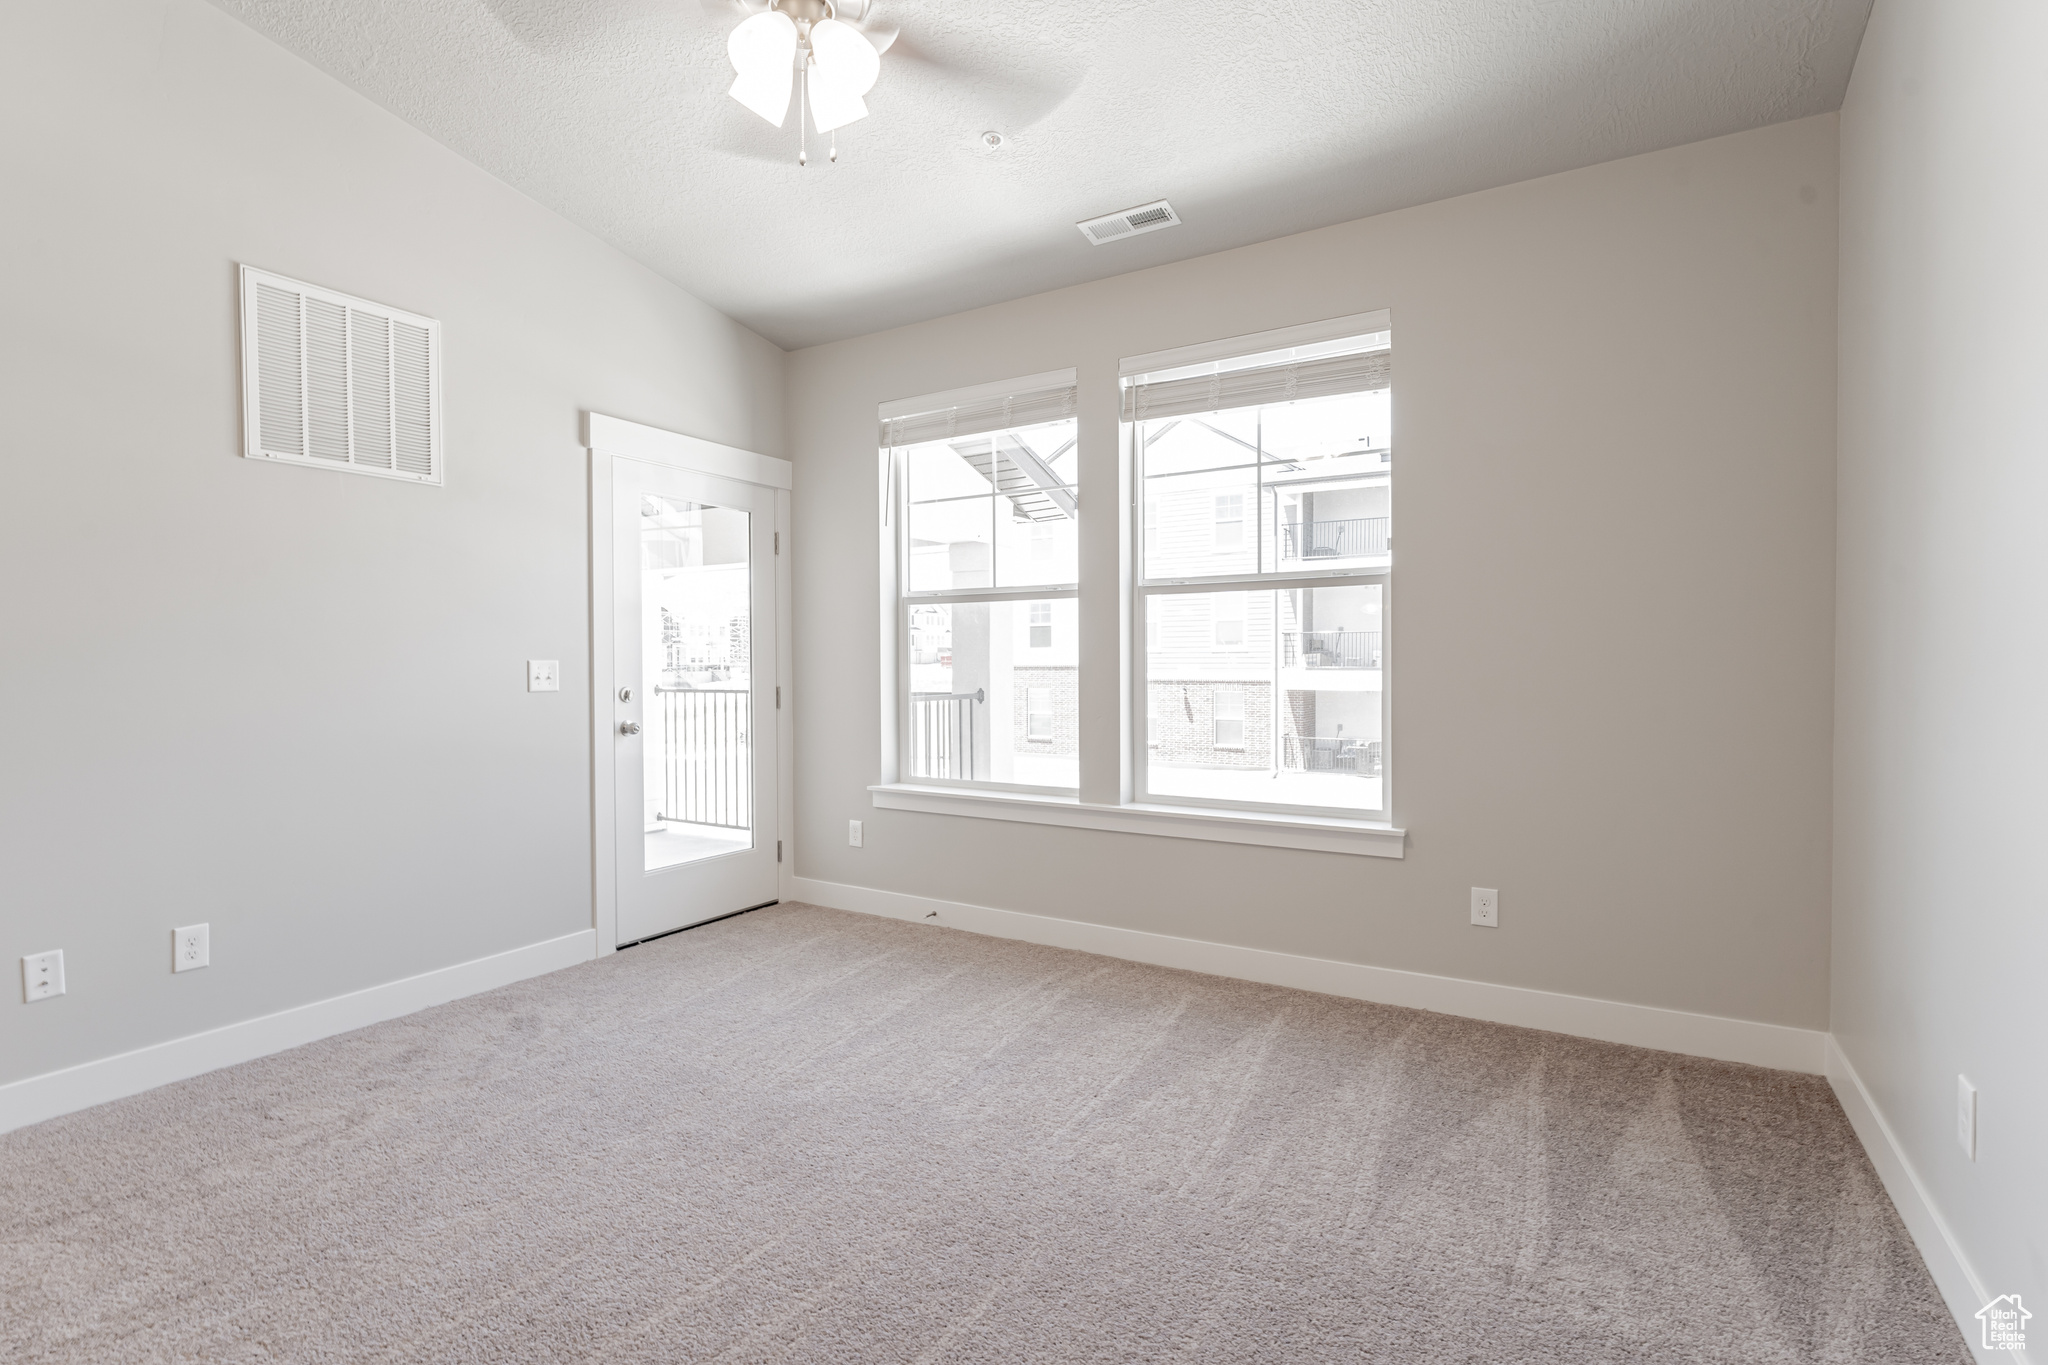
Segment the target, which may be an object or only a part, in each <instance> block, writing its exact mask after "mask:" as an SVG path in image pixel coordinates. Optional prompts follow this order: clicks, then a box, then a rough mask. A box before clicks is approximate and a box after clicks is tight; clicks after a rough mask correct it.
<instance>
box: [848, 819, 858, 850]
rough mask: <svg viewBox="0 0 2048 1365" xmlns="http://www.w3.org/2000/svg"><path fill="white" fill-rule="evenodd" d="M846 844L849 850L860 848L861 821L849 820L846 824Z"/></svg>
mask: <svg viewBox="0 0 2048 1365" xmlns="http://www.w3.org/2000/svg"><path fill="white" fill-rule="evenodd" d="M846 844H847V847H849V848H859V847H860V821H858V820H848V821H847V822H846Z"/></svg>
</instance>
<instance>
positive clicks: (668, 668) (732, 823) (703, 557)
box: [611, 459, 777, 944]
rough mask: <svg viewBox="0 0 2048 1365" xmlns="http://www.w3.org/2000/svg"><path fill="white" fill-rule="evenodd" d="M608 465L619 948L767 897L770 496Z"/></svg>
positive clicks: (771, 791)
mask: <svg viewBox="0 0 2048 1365" xmlns="http://www.w3.org/2000/svg"><path fill="white" fill-rule="evenodd" d="M614 471H615V472H614V475H613V484H612V489H613V498H612V517H613V522H612V533H613V534H612V546H613V556H614V558H613V566H612V585H613V587H612V591H613V634H612V642H613V652H614V656H615V657H614V661H613V663H614V668H613V674H612V678H613V684H614V689H615V690H614V694H613V696H612V698H611V707H612V712H613V717H614V719H613V724H612V743H613V744H614V745H616V746H617V754H616V758H617V763H616V767H615V773H616V778H615V781H616V790H615V798H616V800H615V805H614V811H615V812H616V822H615V828H616V829H617V858H618V941H619V942H620V943H621V944H627V943H637V942H639V941H640V940H641V939H644V938H648V937H650V936H652V935H655V934H665V933H668V932H669V931H670V930H673V929H681V928H685V927H686V926H688V925H692V924H698V923H701V922H702V921H704V920H707V919H716V918H718V917H719V916H721V915H729V914H732V913H733V912H735V911H738V910H746V909H750V908H752V907H754V906H757V905H765V904H767V903H768V902H770V901H772V900H774V899H775V894H776V875H775V872H776V869H775V860H776V828H775V815H776V790H775V773H776V755H775V741H776V731H777V726H776V723H775V722H776V715H775V711H776V702H777V697H776V688H775V568H774V564H775V560H774V552H775V549H774V537H775V491H774V490H773V489H771V488H765V487H762V486H761V485H758V484H751V483H742V482H740V481H738V480H735V479H727V478H720V477H717V476H714V475H710V474H697V473H691V472H688V471H685V470H680V469H673V468H668V467H665V466H662V465H655V464H648V463H643V462H641V461H638V460H632V459H621V460H618V461H617V462H616V463H615V465H614Z"/></svg>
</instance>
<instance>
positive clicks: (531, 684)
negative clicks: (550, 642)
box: [526, 659, 562, 692]
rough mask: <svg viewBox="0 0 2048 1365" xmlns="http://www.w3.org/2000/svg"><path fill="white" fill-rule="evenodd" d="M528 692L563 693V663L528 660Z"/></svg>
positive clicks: (557, 660)
mask: <svg viewBox="0 0 2048 1365" xmlns="http://www.w3.org/2000/svg"><path fill="white" fill-rule="evenodd" d="M526 690H527V691H529V692H559V691H561V690H562V661H561V660H559V659H528V660H527V661H526Z"/></svg>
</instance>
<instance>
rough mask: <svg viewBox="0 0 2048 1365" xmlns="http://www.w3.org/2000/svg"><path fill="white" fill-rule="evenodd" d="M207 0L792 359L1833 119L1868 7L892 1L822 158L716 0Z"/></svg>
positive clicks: (1349, 0) (731, 14)
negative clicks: (857, 104) (806, 161)
mask: <svg viewBox="0 0 2048 1365" xmlns="http://www.w3.org/2000/svg"><path fill="white" fill-rule="evenodd" d="M214 3H216V4H217V5H219V7H220V8H222V9H224V10H226V11H228V12H229V13H231V14H233V15H235V16H237V17H238V18H240V19H242V20H243V21H244V22H246V23H248V24H250V25H251V26H253V27H254V28H256V29H257V30H258V31H259V32H261V33H264V34H266V35H268V36H269V37H270V38H272V39H274V40H275V41H277V42H279V43H281V44H283V45H284V46H285V47H287V48H289V49H291V50H292V51H294V52H297V53H299V54H300V55H302V56H304V57H305V58H307V59H308V60H310V61H312V62H313V63H315V64H316V65H318V66H320V67H321V68H322V69H324V70H326V71H328V72H330V73H331V74H333V75H335V76H337V77H339V78H340V79H341V80H343V81H345V82H347V83H348V84H349V85H351V86H353V87H354V88H355V89H357V90H359V91H361V92H362V93H363V94H365V95H367V96H369V97H370V98H371V99H373V100H376V101H377V102H378V103H380V104H382V105H384V106H385V107H386V108H389V109H390V110H392V111H393V112H394V113H396V114H397V115H398V116H399V117H401V118H403V119H405V120H406V121H407V122H409V123H411V124H413V125H415V126H416V127H418V128H421V129H423V130H424V131H426V132H427V133H429V134H430V135H432V136H433V137H435V138H438V139H439V140H440V141H442V142H444V143H446V144H447V145H448V146H450V147H452V148H454V149H455V150H456V151H458V152H460V153H461V154H462V155H464V156H466V157H468V158H469V159H471V160H473V161H475V162H476V163H477V164H479V165H481V166H483V167H485V168H486V169H488V170H490V171H492V172H494V173H496V174H497V175H499V176H500V177H502V178H503V179H505V180H507V181H509V182H510V183H511V184H513V185H516V186H518V187H519V188H520V189H522V190H524V191H525V192H527V193H528V194H530V195H532V196H533V197H534V198H536V199H538V200H540V201H541V202H542V203H544V204H547V205H548V206H550V207H551V208H553V209H555V210H556V211H558V212H560V213H562V214H563V215H564V216H566V217H568V218H569V219H571V220H572V221H574V222H577V223H580V224H582V225H583V226H585V227H587V228H589V229H590V230H591V231H593V232H595V233H597V234H598V235H599V236H601V237H603V238H605V239H607V240H608V241H610V242H612V243H614V244H616V245H617V246H618V247H620V248H621V249H623V250H624V251H626V252H628V253H630V254H631V255H633V256H634V257H636V258H637V259H639V260H641V261H643V262H645V263H646V264H647V265H649V266H651V267H652V268H653V269H655V270H657V271H659V272H660V273H661V274H663V275H665V276H667V277H668V278H669V279H671V280H674V281H675V282H676V283H677V284H679V285H681V286H682V287H684V288H685V289H687V290H689V291H690V292H691V293H693V294H696V295H697V296H698V297H699V298H702V299H704V300H705V301H706V302H708V303H710V304H712V305H713V306H714V307H717V308H720V309H722V310H724V311H725V312H727V313H729V314H730V315H732V316H733V317H735V318H738V319H739V320H740V321H742V322H744V323H746V324H747V325H748V326H750V327H752V328H754V329H755V330H757V331H759V332H760V333H761V334H762V335H764V336H766V337H768V338H769V339H770V340H772V341H774V342H776V343H777V344H779V345H782V346H784V347H797V346H806V345H812V344H815V343H818V342H822V341H829V340H833V339H836V338H839V337H845V336H852V335H857V334H859V333H863V332H872V331H877V330H879V329H881V328H885V327H893V326H897V325H900V324H902V323H906V322H913V321H917V320H920V319H923V318H927V317H935V316H938V315H941V314H945V313H952V312H958V311H960V310H961V309H964V308H971V307H976V306H978V305H981V304H985V303H993V302H996V301H999V300H1002V299H1006V298H1015V297H1018V296H1021V295H1024V294H1030V293H1036V292H1038V291H1040V290H1044V289H1051V288H1057V287H1059V286H1061V285H1067V284H1074V283H1078V282H1080V281H1083V280H1090V279H1098V278H1101V277H1103V276H1107V275H1115V274H1121V273H1123V272H1124V271H1128V270H1135V269H1139V268H1141V267H1143V266H1148V265H1157V264H1159V263H1161V262H1164V261H1170V260H1179V259H1182V258H1185V257H1189V256H1197V255H1202V254H1204V253H1207V252H1211V251H1218V250H1222V249H1224V248H1226V247H1232V246H1240V245H1243V244H1245V243H1248V242H1255V241H1260V240H1263V239H1265V238H1270V237H1277V236H1281V235H1284V234H1287V233H1291V232H1300V231H1303V230H1305V229H1307V228H1312V227H1319V226H1322V225H1324V224H1328V223H1336V222H1342V221H1344V220H1346V219H1351V218H1359V217H1364V216H1365V215H1367V214H1372V213H1381V212H1385V211H1386V210H1389V209H1394V208H1401V207H1404V206H1407V205H1410V204H1420V203H1427V202H1429V201H1431V200H1435V199H1441V198H1445V197H1447V196H1449V195H1454V194H1462V193H1467V192H1469V191H1472V190H1478V189H1484V188H1487V187H1489V186H1493V185H1501V184H1507V183H1511V182H1513V181H1517V180H1525V179H1528V178H1530V177H1532V176H1538V175H1546V174H1549V173H1551V172H1555V171H1561V170H1567V169H1570V168H1572V167H1575V166H1585V165H1591V164H1594V163H1596V162H1601V161H1608V160H1612V159H1613V158H1615V157H1620V156H1628V155H1631V154H1633V153H1637V152H1644V151H1650V150H1654V149H1656V148H1659V147H1668V146H1674V145H1676V144H1678V143H1683V142H1691V141H1694V140H1697V139H1699V138H1704V137H1712V136H1715V135H1717V134H1721V133H1729V132H1735V131H1738V130H1740V129H1743V128H1750V127H1755V126H1758V125H1761V124H1765V123H1773V122H1777V121H1779V120H1783V119H1790V118H1799V117H1802V116H1804V115H1807V114H1815V113H1821V112H1824V111H1826V110H1830V109H1834V108H1837V107H1839V105H1840V104H1841V100H1842V92H1843V90H1844V88H1845V87H1846V86H1847V84H1848V79H1849V68H1850V65H1851V63H1852V62H1853V60H1854V58H1855V54H1856V45H1857V43H1858V42H1859V41H1860V39H1861V37H1862V33H1863V27H1864V23H1865V20H1866V19H1867V18H1868V15H1869V10H1870V3H1871V0H1235V3H1233V2H1232V0H1012V3H1007V4H1000V3H978V4H977V3H966V0H876V20H877V22H881V23H888V24H891V25H895V26H900V28H901V30H902V37H901V39H899V41H898V43H897V45H896V46H895V47H894V48H892V49H891V50H890V51H889V52H888V54H887V55H885V56H884V57H883V59H882V76H881V80H880V81H879V82H878V83H877V85H876V87H875V89H874V91H873V93H871V94H870V95H869V97H868V107H869V109H870V110H871V111H872V112H871V114H870V116H869V117H868V118H867V119H866V120H864V121H863V122H861V123H857V124H854V125H853V126H852V127H850V128H847V129H843V130H841V134H840V139H839V155H840V159H839V164H837V165H831V164H828V163H827V162H826V161H825V160H824V158H823V157H821V156H815V155H814V156H813V159H812V162H811V165H810V166H809V167H808V168H800V167H798V166H797V164H796V119H795V116H794V113H793V112H792V115H791V117H790V119H789V122H788V125H787V126H786V127H784V128H783V129H782V130H780V131H778V130H776V129H773V128H771V127H769V126H768V125H767V124H766V123H764V122H762V121H761V120H760V119H759V118H757V117H755V116H754V115H753V114H750V113H748V112H747V111H746V110H744V109H742V108H741V107H740V106H739V105H738V104H737V103H735V102H734V101H733V100H731V99H729V98H727V96H726V93H725V91H726V87H727V86H728V85H729V84H730V83H731V79H732V73H731V69H730V67H728V65H727V64H726V58H725V35H726V33H727V32H728V31H729V30H730V29H731V27H732V26H733V25H734V24H735V23H736V22H737V21H738V18H739V16H740V14H741V11H739V10H737V9H716V8H713V6H712V4H711V3H707V0H214ZM986 129H997V130H1000V131H1001V132H1003V133H1004V134H1005V135H1006V136H1007V137H1008V138H1009V139H1010V140H1009V143H1008V145H1007V146H1006V147H1005V148H1003V149H1002V150H1001V151H998V152H995V153H990V152H988V151H986V150H985V149H983V147H982V145H981V141H980V135H981V133H982V132H983V131H984V130H986ZM814 151H815V141H814ZM1160 198H1168V199H1171V200H1172V201H1173V206H1174V208H1175V209H1176V210H1178V211H1179V213H1180V214H1181V216H1182V218H1183V219H1184V220H1185V226H1182V227H1178V228H1173V229H1169V230H1168V231H1165V232H1156V233H1152V234H1150V235H1148V236H1144V237H1139V238H1136V239H1134V240H1130V241H1125V242H1118V243H1113V244H1111V245H1108V246H1101V247H1096V246H1090V245H1089V244H1088V243H1087V242H1086V241H1085V240H1083V239H1082V237H1081V235H1080V233H1078V232H1076V231H1075V230H1074V226H1073V225H1074V223H1075V222H1076V221H1078V220H1080V219H1083V218H1090V217H1094V216H1096V215H1098V214H1103V213H1109V212H1112V211H1114V210H1117V209H1121V208H1128V207H1130V206H1131V205H1134V204H1140V203H1143V202H1145V201H1147V200H1150V199H1160Z"/></svg>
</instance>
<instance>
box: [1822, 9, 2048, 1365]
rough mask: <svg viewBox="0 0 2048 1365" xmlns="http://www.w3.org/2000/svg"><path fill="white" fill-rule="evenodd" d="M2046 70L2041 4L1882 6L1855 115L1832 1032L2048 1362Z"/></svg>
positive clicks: (1963, 1240) (1847, 178)
mask: <svg viewBox="0 0 2048 1365" xmlns="http://www.w3.org/2000/svg"><path fill="white" fill-rule="evenodd" d="M2043 51H2048V9H2044V8H2043V7H2042V6H2041V5H2039V4H2038V3H2034V2H2033V0H1981V3H1973V4H1968V5H1935V4H1926V3H1895V2H1894V0H1881V3H1880V4H1879V5H1878V6H1877V11H1876V15H1875V17H1874V18H1873V19H1872V21H1871V26H1870V31H1869V34H1868V35H1867V36H1866V37H1865V39H1864V42H1863V50H1862V54H1861V56H1860V57H1859V58H1858V60H1857V65H1856V74H1855V78H1854V80H1853V81H1852V82H1851V84H1850V87H1849V97H1848V102H1847V104H1846V105H1845V106H1844V108H1843V111H1842V322H1841V331H1842V374H1841V381H1842V382H1841V434H1842V445H1841V471H1840V483H1841V521H1840V547H1841V549H1840V568H1839V582H1840V585H1841V589H1840V592H1841V614H1840V626H1839V630H1838V634H1837V636H1836V659H1837V665H1838V666H1837V670H1836V740H1835V935H1834V1021H1833V1027H1834V1032H1835V1036H1836V1039H1837V1041H1838V1042H1839V1043H1840V1045H1841V1047H1842V1050H1843V1052H1844V1054H1845V1055H1846V1056H1847V1057H1848V1059H1849V1061H1850V1063H1851V1064H1852V1065H1854V1066H1855V1067H1856V1069H1857V1071H1858V1073H1859V1074H1860V1075H1861V1076H1862V1078H1863V1081H1864V1083H1865V1085H1866V1086H1867V1087H1868V1088H1869V1090H1870V1092H1871V1094H1872V1096H1873V1098H1874V1099H1875V1101H1876V1104H1877V1107H1878V1109H1879V1111H1880V1112H1881V1113H1882V1114H1883V1116H1884V1117H1885V1119H1886V1121H1887V1122H1888V1123H1889V1124H1890V1126H1891V1129H1892V1132H1893V1134H1894V1135H1895V1136H1896V1137H1897V1139H1898V1141H1899V1143H1900V1145H1901V1146H1902V1148H1903V1149H1904V1152H1905V1155H1906V1158H1907V1160H1908V1161H1909V1162H1910V1163H1911V1164H1912V1166H1913V1168H1914V1170H1915V1171H1916V1172H1917V1174H1918V1176H1919V1178H1920V1180H1921V1181H1922V1182H1923V1183H1924V1185H1925V1186H1926V1189H1927V1191H1928V1194H1929V1197H1930V1199H1931V1201H1932V1203H1933V1204H1934V1206H1935V1208H1936V1209H1937V1210H1938V1211H1939V1212H1940V1214H1941V1216H1942V1217H1943V1218H1944V1219H1945V1220H1946V1221H1947V1223H1948V1226H1949V1228H1950V1230H1951V1232H1952V1233H1953V1234H1954V1235H1955V1238H1956V1240H1957V1242H1958V1243H1959V1245H1960V1246H1961V1247H1962V1250H1963V1253H1964V1255H1965V1256H1966V1257H1967V1258H1968V1259H1969V1260H1970V1261H1971V1262H1972V1263H1973V1264H1974V1266H1975V1269H1976V1272H1977V1274H1978V1275H1979V1277H1980V1278H1981V1279H1982V1280H1983V1282H1984V1283H1983V1288H1984V1290H1985V1292H1986V1293H1987V1294H1991V1295H1997V1294H2011V1293H2018V1294H2021V1295H2022V1296H2023V1297H2024V1299H2025V1300H2026V1302H2028V1303H2030V1304H2032V1305H2034V1310H2033V1311H2034V1314H2035V1318H2034V1326H2035V1329H2036V1331H2035V1332H2034V1333H2030V1336H2032V1337H2034V1339H2035V1341H2036V1349H2037V1350H2038V1349H2039V1341H2040V1337H2041V1335H2042V1333H2041V1332H2040V1330H2039V1329H2040V1328H2041V1327H2042V1326H2043V1325H2044V1324H2048V1317H2044V1316H2043V1315H2042V1309H2041V1307H2040V1304H2041V1303H2042V1302H2043V1300H2044V1299H2048V1174H2044V1167H2043V1162H2042V1159H2041V1158H2042V1154H2043V1151H2044V1137H2043V1135H2044V1134H2048V1046H2044V1045H2048V1026H2044V1024H2043V1021H2042V999H2043V995H2044V991H2048V966H2044V964H2048V915H2044V914H2043V907H2044V903H2048V893H2044V891H2043V882H2044V878H2048V866H2044V864H2048V857H2044V851H2048V833H2044V830H2048V779H2044V774H2048V531H2044V526H2048V521H2044V515H2048V437H2044V433H2048V332H2044V330H2043V320H2044V319H2048V255H2044V254H2043V238H2042V224H2043V222H2048V81H2044V80H2043V78H2042V61H2041V53H2042V52H2043ZM1958 1073H1961V1074H1965V1075H1968V1076H1969V1077H1970V1079H1971V1080H1972V1081H1974V1082H1975V1083H1976V1084H1977V1086H1978V1087H1979V1096H1978V1110H1979V1117H1978V1123H1979V1133H1978V1158H1977V1160H1976V1161H1975V1162H1974V1163H1972V1162H1971V1161H1970V1160H1968V1158H1967V1157H1966V1156H1965V1155H1964V1153H1963V1151H1962V1149H1961V1147H1960V1146H1959V1145H1958V1144H1957V1142H1956V1140H1955V1114H1956V1098H1955V1096H1956V1076H1957V1074H1958ZM1973 1307H1974V1306H1973ZM1972 1326H1973V1327H1974V1324H1973V1325H1972ZM1973 1334H1974V1333H1973Z"/></svg>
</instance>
